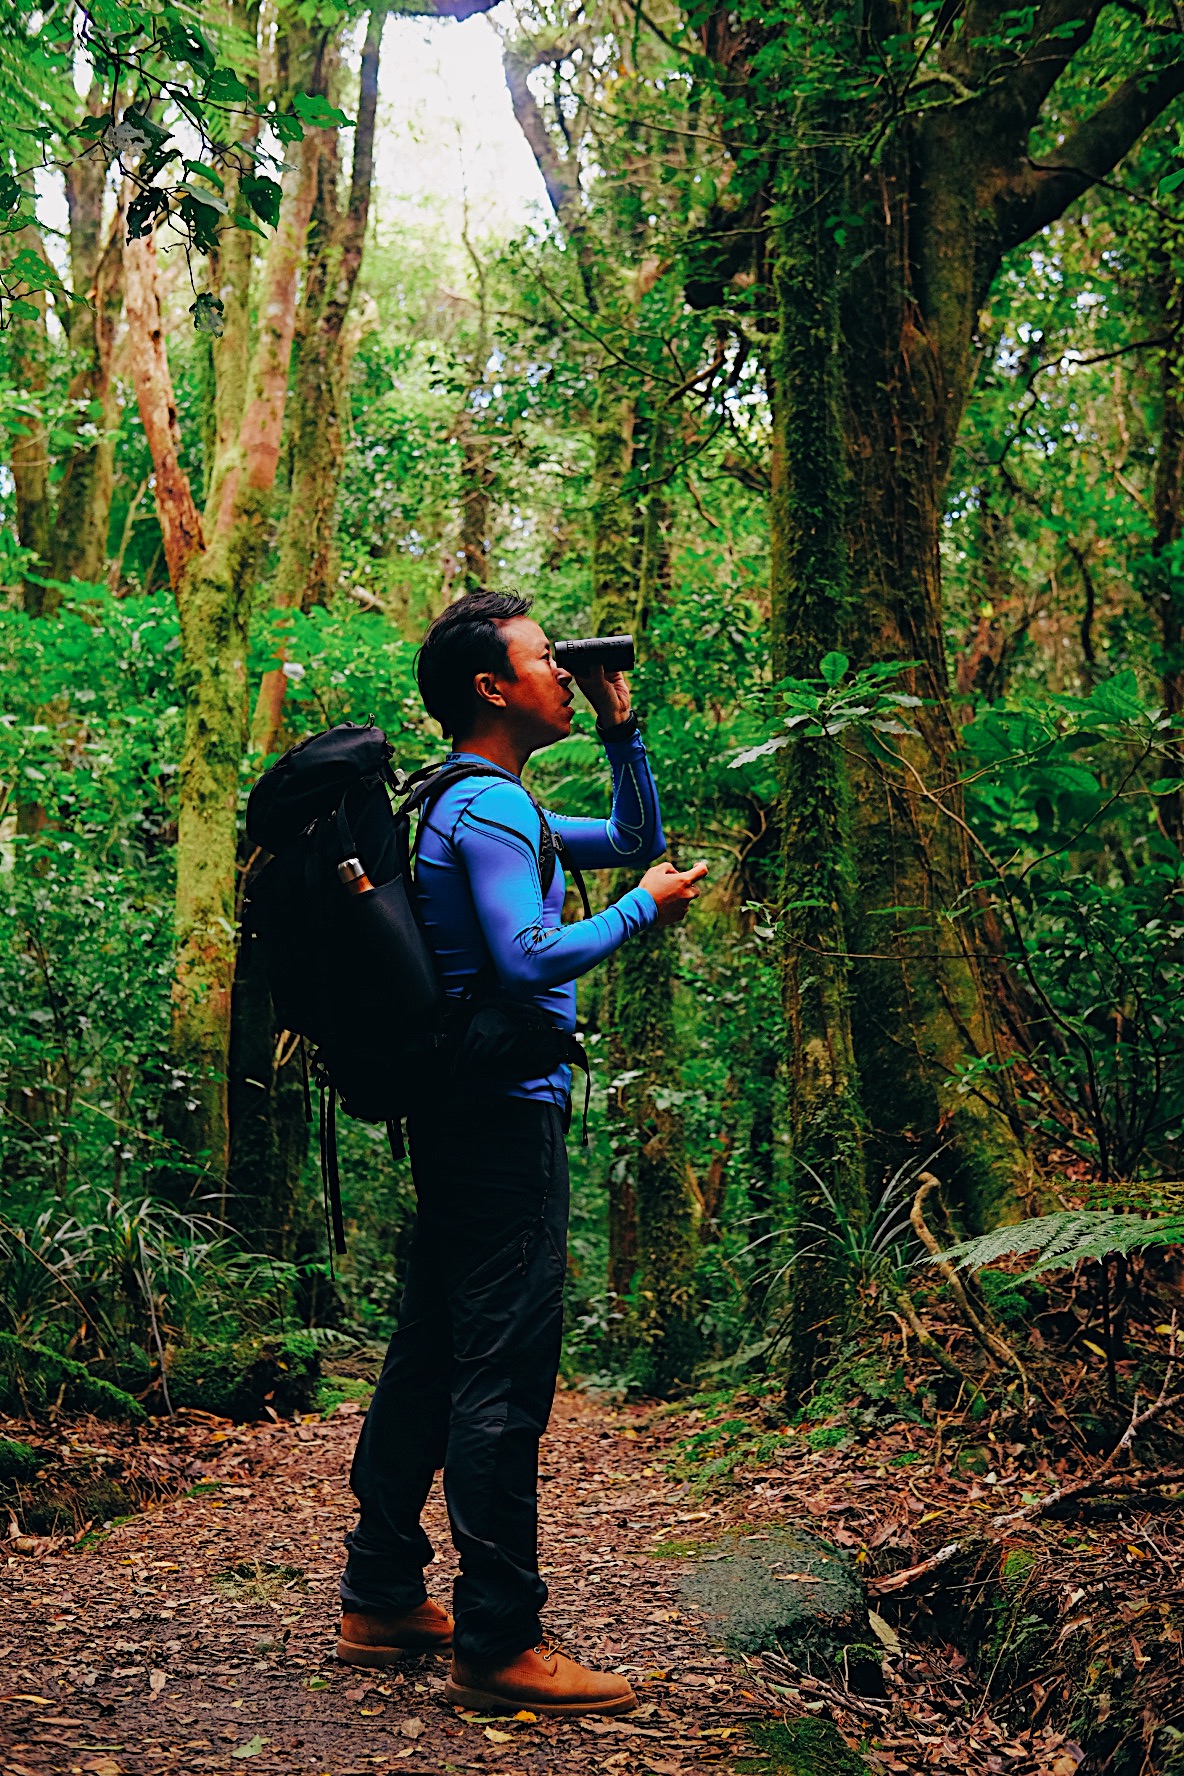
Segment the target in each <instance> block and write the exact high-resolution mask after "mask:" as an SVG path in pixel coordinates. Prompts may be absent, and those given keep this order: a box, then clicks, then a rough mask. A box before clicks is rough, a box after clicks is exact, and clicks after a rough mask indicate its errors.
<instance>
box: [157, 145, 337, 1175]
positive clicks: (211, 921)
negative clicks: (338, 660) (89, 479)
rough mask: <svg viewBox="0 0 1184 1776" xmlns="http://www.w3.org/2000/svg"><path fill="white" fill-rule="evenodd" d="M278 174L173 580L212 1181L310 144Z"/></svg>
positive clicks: (186, 911) (182, 794)
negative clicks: (236, 408) (251, 313)
mask: <svg viewBox="0 0 1184 1776" xmlns="http://www.w3.org/2000/svg"><path fill="white" fill-rule="evenodd" d="M301 150H302V152H301V154H300V158H299V161H298V163H297V165H296V166H295V167H294V168H293V169H292V171H291V172H289V173H287V174H285V176H284V199H283V204H282V206H281V210H280V219H279V223H278V226H277V228H276V231H275V234H274V236H273V237H272V240H271V241H270V243H269V246H268V252H267V258H266V261H265V264H264V270H263V279H262V287H261V289H260V292H259V322H258V333H257V337H256V341H255V348H254V351H253V353H252V360H251V371H250V376H249V380H248V394H247V400H246V403H245V406H244V409H243V416H242V423H241V426H240V429H239V435H238V438H237V440H236V441H235V444H234V446H233V447H232V448H231V449H230V450H229V451H228V453H227V455H226V456H225V457H224V458H220V460H219V461H218V462H217V463H216V464H215V468H214V474H213V478H212V482H211V487H210V498H209V502H208V504H207V508H206V515H205V526H206V529H207V531H208V533H209V541H208V542H207V545H206V547H205V548H204V549H203V550H201V551H200V552H198V553H195V554H193V555H192V556H191V558H190V560H189V561H188V563H187V564H186V567H185V569H184V572H183V574H182V577H181V580H180V583H179V584H178V585H176V587H175V591H176V595H177V608H178V611H179V613H180V618H181V661H182V671H183V673H184V676H185V689H186V701H185V737H184V742H183V745H182V750H181V766H180V773H179V799H178V813H177V902H176V913H177V967H176V975H175V978H174V983H173V1016H172V1044H171V1046H172V1056H173V1062H174V1065H175V1067H176V1068H177V1069H178V1070H179V1071H180V1072H181V1073H182V1074H183V1075H184V1076H185V1079H186V1087H185V1096H184V1097H183V1098H181V1097H180V1096H179V1095H178V1099H177V1100H176V1102H175V1106H174V1108H175V1109H176V1110H177V1114H176V1115H175V1116H174V1117H173V1118H172V1119H171V1132H172V1134H173V1136H174V1138H179V1139H180V1140H181V1141H182V1143H183V1145H184V1147H185V1148H186V1150H187V1151H188V1152H189V1153H190V1154H192V1155H193V1156H194V1157H200V1159H201V1160H202V1162H203V1163H205V1164H207V1165H208V1166H209V1168H210V1170H211V1171H212V1172H213V1173H214V1174H215V1175H216V1176H218V1177H220V1178H224V1177H225V1175H226V1163H227V1151H228V1145H227V1144H228V1117H227V1095H226V1079H227V1056H228V1050H229V1042H230V994H231V987H232V984H233V980H234V958H235V947H236V939H235V926H234V906H235V892H234V891H235V852H236V844H237V835H238V790H239V766H240V763H241V760H242V756H243V751H244V749H245V746H246V739H247V732H246V719H247V702H246V697H247V673H246V662H247V632H248V627H249V623H250V611H251V600H252V597H253V594H254V590H255V579H256V575H257V572H258V568H259V562H260V559H261V557H262V554H263V550H264V547H265V544H266V540H267V536H266V527H267V520H268V516H269V512H270V505H271V491H272V487H273V485H274V483H275V474H276V468H277V465H278V463H279V452H280V435H281V432H282V430H283V420H284V402H285V399H286V396H287V382H288V362H289V358H290V355H291V349H292V334H293V331H294V329H295V322H296V277H297V271H298V268H299V263H300V257H301V253H302V250H303V246H304V237H305V234H306V232H307V229H308V221H309V215H310V212H311V210H312V201H313V191H314V184H315V173H316V143H315V142H314V141H313V140H312V139H311V138H308V137H306V139H305V141H304V142H303V143H302V144H301Z"/></svg>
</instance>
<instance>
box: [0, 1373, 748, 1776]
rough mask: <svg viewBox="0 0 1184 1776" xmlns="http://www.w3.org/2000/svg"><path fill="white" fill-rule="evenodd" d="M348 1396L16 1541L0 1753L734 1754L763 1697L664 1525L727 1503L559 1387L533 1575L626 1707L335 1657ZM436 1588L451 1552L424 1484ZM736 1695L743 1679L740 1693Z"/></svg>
mask: <svg viewBox="0 0 1184 1776" xmlns="http://www.w3.org/2000/svg"><path fill="white" fill-rule="evenodd" d="M357 1410H358V1408H357V1407H356V1406H355V1405H354V1404H353V1403H352V1402H351V1403H348V1404H347V1405H345V1406H343V1407H339V1408H338V1409H337V1411H336V1412H335V1413H334V1415H333V1416H332V1417H330V1418H328V1419H327V1420H319V1419H318V1420H315V1421H313V1422H310V1423H301V1424H290V1423H286V1422H284V1423H276V1424H265V1425H259V1426H255V1425H252V1426H237V1427H231V1426H229V1425H226V1426H224V1427H223V1428H222V1429H221V1430H216V1431H214V1433H213V1438H212V1440H211V1441H212V1443H213V1447H212V1449H207V1451H206V1452H205V1453H206V1454H207V1455H208V1459H203V1460H202V1461H201V1462H200V1464H197V1463H191V1464H190V1467H189V1470H188V1471H189V1472H190V1473H194V1472H195V1470H196V1474H195V1487H194V1490H192V1491H191V1492H190V1493H189V1494H188V1495H187V1496H184V1497H180V1498H175V1499H173V1500H171V1501H169V1502H167V1503H164V1504H162V1505H160V1506H157V1507H156V1508H154V1509H151V1510H148V1511H146V1512H143V1513H142V1514H139V1515H137V1516H135V1517H133V1518H130V1519H129V1520H127V1521H126V1522H123V1523H121V1524H119V1525H117V1526H116V1527H114V1528H112V1529H111V1530H110V1531H109V1532H108V1533H107V1534H105V1535H102V1536H101V1537H99V1538H97V1539H96V1540H94V1541H93V1542H92V1543H91V1544H90V1545H89V1546H87V1545H83V1546H80V1547H77V1548H75V1549H72V1550H58V1551H51V1552H48V1553H45V1554H43V1555H42V1556H41V1557H39V1558H24V1559H21V1558H10V1560H9V1563H8V1571H7V1581H8V1585H7V1588H8V1593H9V1604H8V1607H7V1609H6V1611H5V1616H6V1620H5V1622H4V1626H3V1628H2V1629H0V1656H2V1657H3V1661H4V1665H3V1675H4V1682H3V1690H4V1692H5V1694H4V1696H3V1702H2V1707H0V1769H2V1770H3V1771H4V1773H5V1776H23V1773H24V1772H37V1773H38V1776H40V1773H42V1772H47V1771H52V1772H54V1773H55V1776H56V1773H58V1772H62V1773H67V1772H84V1773H85V1776H164V1773H165V1772H168V1773H170V1776H172V1773H174V1772H176V1773H181V1772H185V1773H188V1772H196V1771H227V1772H230V1771H248V1772H251V1773H252V1776H264V1773H268V1776H273V1773H275V1776H278V1773H281V1772H282V1773H283V1776H306V1773H308V1776H311V1773H313V1772H316V1773H318V1776H319V1773H325V1776H346V1773H347V1772H353V1771H359V1772H361V1771H365V1772H372V1771H374V1770H381V1769H386V1768H388V1767H389V1768H391V1769H393V1770H402V1771H407V1772H414V1773H425V1776H426V1773H428V1772H431V1776H438V1773H439V1772H447V1771H453V1770H457V1771H460V1770H484V1769H489V1770H497V1771H498V1772H499V1776H514V1773H518V1772H520V1773H525V1772H532V1773H533V1772H540V1773H541V1772H544V1771H556V1772H572V1773H573V1776H574V1773H576V1772H583V1771H602V1770H603V1771H611V1772H613V1776H634V1773H635V1772H636V1773H642V1772H649V1771H652V1772H654V1773H655V1776H691V1773H693V1772H698V1771H702V1770H710V1769H720V1768H730V1767H732V1766H733V1760H734V1757H735V1756H742V1755H743V1752H742V1750H741V1749H740V1748H741V1747H743V1748H744V1749H745V1750H747V1751H748V1754H749V1755H750V1756H751V1750H752V1748H751V1746H750V1745H748V1744H746V1741H745V1736H744V1733H743V1725H742V1723H743V1721H744V1720H745V1719H748V1718H752V1717H753V1716H754V1715H767V1714H768V1713H770V1712H771V1711H772V1710H771V1699H770V1698H761V1697H760V1695H759V1686H756V1687H755V1688H754V1681H753V1680H752V1679H750V1678H748V1677H746V1676H745V1674H744V1671H743V1668H742V1667H740V1666H737V1665H736V1664H735V1663H733V1662H732V1661H731V1660H730V1659H729V1658H727V1656H726V1655H724V1654H723V1653H722V1652H720V1651H718V1650H716V1649H714V1648H713V1646H712V1644H711V1641H710V1639H709V1638H708V1637H707V1635H706V1633H705V1632H704V1630H703V1629H702V1628H701V1627H700V1626H698V1625H697V1623H696V1621H695V1620H694V1618H693V1616H691V1615H689V1614H688V1613H687V1612H686V1610H685V1608H684V1606H683V1605H682V1604H681V1603H680V1601H679V1599H678V1597H677V1584H678V1570H677V1562H671V1561H669V1560H661V1559H654V1558H651V1557H650V1556H649V1555H648V1553H647V1550H649V1549H651V1548H653V1547H654V1546H655V1545H656V1544H658V1543H660V1542H661V1541H662V1540H664V1539H670V1538H672V1537H679V1536H682V1537H686V1536H688V1535H690V1534H692V1533H697V1534H702V1533H703V1532H704V1530H705V1529H706V1530H707V1532H708V1533H710V1530H711V1527H712V1524H711V1522H710V1521H709V1520H710V1519H713V1520H715V1521H721V1520H722V1518H723V1515H724V1513H723V1511H722V1509H721V1508H720V1507H716V1506H712V1507H710V1508H709V1507H707V1506H704V1505H702V1504H697V1503H696V1502H695V1500H694V1499H692V1498H690V1497H688V1489H687V1487H686V1486H685V1484H678V1483H676V1482H674V1481H672V1480H670V1479H669V1477H668V1476H667V1475H666V1474H665V1472H664V1470H663V1469H661V1468H658V1469H655V1468H654V1467H653V1466H652V1465H650V1462H649V1461H648V1459H647V1455H648V1451H647V1448H646V1444H645V1443H644V1441H642V1440H641V1438H640V1437H639V1435H638V1433H637V1432H636V1431H635V1430H634V1429H633V1426H632V1425H631V1424H630V1423H629V1420H630V1418H631V1417H633V1416H634V1415H633V1414H631V1413H630V1412H629V1411H628V1410H624V1411H623V1410H622V1409H620V1408H611V1407H609V1406H607V1405H605V1404H603V1403H599V1402H597V1401H594V1400H591V1399H589V1398H588V1397H587V1396H585V1395H581V1394H576V1393H564V1394H561V1395H560V1396H559V1399H558V1401H557V1404H556V1409H555V1413H554V1416H553V1419H552V1425H551V1430H550V1433H549V1435H548V1437H547V1440H546V1442H545V1443H544V1446H543V1481H542V1485H541V1489H540V1490H541V1504H542V1520H543V1542H542V1546H543V1554H542V1562H543V1572H544V1574H545V1576H546V1578H547V1581H548V1584H549V1585H550V1587H551V1592H552V1603H551V1605H550V1606H549V1608H548V1610H547V1614H546V1620H547V1626H548V1629H549V1631H550V1633H551V1634H552V1635H553V1637H554V1638H555V1640H556V1641H557V1642H558V1643H559V1644H561V1645H563V1646H565V1647H567V1648H568V1649H570V1650H571V1651H572V1652H573V1653H575V1654H576V1655H577V1656H579V1657H581V1658H584V1659H586V1660H588V1661H589V1662H591V1663H594V1664H599V1665H604V1666H612V1667H620V1668H621V1669H622V1670H624V1671H625V1672H627V1673H628V1675H629V1676H630V1678H631V1679H632V1680H633V1682H634V1684H635V1686H636V1687H637V1688H638V1690H639V1692H640V1693H641V1695H642V1698H643V1701H642V1706H641V1708H640V1709H639V1710H638V1711H637V1712H636V1713H634V1714H633V1715H631V1716H629V1717H628V1719H624V1720H616V1721H611V1722H610V1721H585V1722H572V1721H562V1722H560V1721H539V1722H536V1723H528V1722H523V1723H518V1722H514V1721H504V1720H503V1721H500V1722H494V1721H488V1720H467V1719H465V1718H462V1717H460V1716H458V1714H457V1713H456V1712H455V1711H454V1710H452V1709H450V1708H448V1707H446V1706H445V1704H444V1702H443V1697H442V1693H441V1692H442V1689H443V1682H444V1677H445V1673H446V1662H445V1660H444V1659H443V1658H440V1657H433V1658H423V1659H409V1660H408V1661H407V1664H406V1668H405V1670H404V1671H402V1672H398V1673H391V1674H389V1675H388V1674H386V1673H382V1672H374V1673H366V1672H358V1671H356V1670H351V1669H348V1668H346V1667H344V1666H342V1665H339V1664H338V1663H337V1662H336V1660H335V1659H334V1657H333V1644H334V1640H335V1637H336V1626H337V1601H336V1599H337V1580H338V1574H339V1570H340V1564H341V1540H342V1536H343V1535H344V1533H345V1531H346V1529H347V1528H348V1527H349V1525H350V1522H351V1520H352V1516H353V1509H352V1507H353V1500H352V1497H351V1495H350V1493H349V1490H348V1486H347V1481H346V1476H347V1473H348V1469H349V1461H350V1455H351V1452H352V1447H353V1442H354V1439H355V1437H356V1434H357V1429H358V1422H359V1421H358V1417H357V1415H356V1414H357ZM427 1524H428V1531H429V1534H430V1535H431V1538H432V1541H433V1544H434V1545H435V1547H436V1549H437V1563H436V1564H435V1565H433V1566H432V1567H431V1568H429V1571H428V1580H429V1588H430V1590H431V1592H432V1593H433V1595H434V1596H435V1597H437V1598H438V1599H439V1600H440V1601H442V1602H445V1603H446V1602H447V1601H448V1598H449V1593H450V1589H451V1580H452V1572H453V1565H452V1558H453V1557H452V1550H451V1544H450V1542H449V1538H448V1530H447V1523H446V1519H445V1515H444V1508H443V1500H442V1497H441V1494H440V1491H439V1486H438V1484H437V1486H436V1488H435V1489H434V1490H433V1494H432V1497H431V1500H430V1501H429V1506H428V1517H427ZM745 1691H747V1694H745Z"/></svg>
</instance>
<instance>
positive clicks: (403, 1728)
mask: <svg viewBox="0 0 1184 1776" xmlns="http://www.w3.org/2000/svg"><path fill="white" fill-rule="evenodd" d="M399 1731H400V1733H402V1735H403V1737H404V1739H418V1738H419V1735H420V1734H421V1733H422V1732H423V1722H422V1721H421V1720H420V1718H419V1716H418V1715H412V1717H411V1719H410V1720H405V1721H400V1722H399Z"/></svg>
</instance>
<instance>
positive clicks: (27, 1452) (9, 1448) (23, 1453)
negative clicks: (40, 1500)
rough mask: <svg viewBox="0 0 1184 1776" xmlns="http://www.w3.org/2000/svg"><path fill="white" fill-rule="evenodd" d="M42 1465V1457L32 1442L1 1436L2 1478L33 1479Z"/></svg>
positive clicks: (0, 1460) (0, 1461)
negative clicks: (15, 1440) (17, 1441)
mask: <svg viewBox="0 0 1184 1776" xmlns="http://www.w3.org/2000/svg"><path fill="white" fill-rule="evenodd" d="M40 1466H41V1457H40V1455H38V1453H37V1451H36V1450H35V1449H34V1448H33V1446H32V1444H31V1443H16V1442H13V1441H12V1440H11V1439H10V1438H8V1437H0V1480H24V1481H29V1480H32V1478H33V1476H34V1475H35V1474H36V1472H37V1470H38V1468H39V1467H40Z"/></svg>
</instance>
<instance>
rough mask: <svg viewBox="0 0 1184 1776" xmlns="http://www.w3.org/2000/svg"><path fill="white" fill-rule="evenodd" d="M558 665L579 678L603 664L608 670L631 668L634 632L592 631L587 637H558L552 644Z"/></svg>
mask: <svg viewBox="0 0 1184 1776" xmlns="http://www.w3.org/2000/svg"><path fill="white" fill-rule="evenodd" d="M551 651H552V653H553V654H554V656H555V662H556V664H557V665H559V666H562V667H563V670H564V671H565V672H570V673H572V674H573V675H574V676H575V677H576V678H580V677H582V676H583V675H584V674H585V673H588V672H591V671H593V670H594V669H595V668H596V667H597V666H603V667H604V670H605V671H606V672H632V670H633V637H632V636H631V635H593V636H591V637H589V639H588V640H587V641H557V642H556V643H555V645H554V647H553V648H552V650H551Z"/></svg>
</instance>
